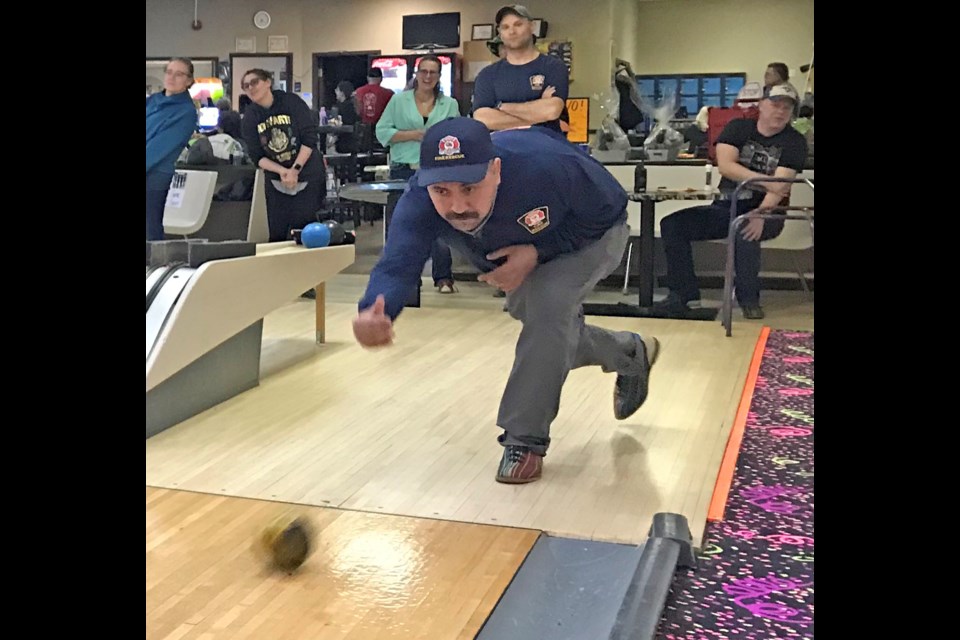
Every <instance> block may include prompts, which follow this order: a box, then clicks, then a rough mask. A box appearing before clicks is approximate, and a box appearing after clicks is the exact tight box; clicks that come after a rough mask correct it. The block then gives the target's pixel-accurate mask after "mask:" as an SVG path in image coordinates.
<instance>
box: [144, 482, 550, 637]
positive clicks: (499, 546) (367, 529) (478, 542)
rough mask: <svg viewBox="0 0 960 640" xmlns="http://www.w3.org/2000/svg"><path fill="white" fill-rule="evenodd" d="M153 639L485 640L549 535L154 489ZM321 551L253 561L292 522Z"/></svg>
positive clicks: (150, 517) (150, 530) (150, 521)
mask: <svg viewBox="0 0 960 640" xmlns="http://www.w3.org/2000/svg"><path fill="white" fill-rule="evenodd" d="M146 506H147V508H146V515H147V535H146V540H147V565H146V575H147V578H146V582H147V597H146V601H147V616H146V617H147V635H146V637H147V638H149V639H150V640H177V639H180V638H187V639H189V638H203V639H204V640H213V639H216V638H229V639H231V640H240V639H242V638H257V639H263V638H270V639H271V640H275V639H281V638H297V639H300V638H309V639H311V640H313V639H327V638H330V639H344V640H381V639H389V638H397V639H401V638H402V639H404V640H408V639H413V638H430V639H431V640H433V639H440V638H442V639H444V640H446V639H454V638H473V637H474V636H475V635H476V633H477V632H478V631H479V629H480V627H481V626H482V625H483V622H484V620H486V618H487V616H488V615H489V613H490V611H491V610H492V609H493V607H494V606H495V605H496V603H497V600H498V599H499V598H500V596H501V594H502V593H503V591H504V590H505V589H506V587H507V585H508V584H509V583H510V580H511V579H512V578H513V575H514V573H516V571H517V569H518V568H519V566H520V564H521V563H522V562H523V560H524V558H525V557H526V555H527V553H528V552H529V551H530V549H531V548H532V547H533V544H534V543H535V542H536V540H537V537H538V535H539V533H538V532H537V531H532V530H529V529H512V528H506V527H497V526H490V525H476V524H467V523H459V522H447V521H442V520H424V519H419V518H408V517H402V516H389V515H382V514H369V513H361V512H354V511H342V510H338V509H330V508H322V507H308V506H303V507H301V506H297V505H290V504H284V503H277V502H270V501H263V500H250V499H244V498H234V497H229V496H220V495H210V494H203V493H191V492H186V491H177V490H168V489H158V488H153V487H147V491H146ZM290 513H294V514H298V515H303V516H305V517H307V518H308V519H309V520H310V522H311V524H312V525H313V526H314V529H315V531H316V532H317V537H316V540H315V550H314V551H313V553H312V555H311V556H310V557H309V559H308V560H307V561H306V562H305V563H304V565H303V566H302V567H301V568H300V569H299V571H297V572H294V573H293V574H286V573H275V572H271V571H269V570H267V569H266V567H265V565H264V564H263V563H262V561H261V559H260V558H259V557H258V556H257V555H256V554H255V553H254V552H253V550H252V543H253V541H254V539H255V537H256V536H257V535H258V534H259V533H260V531H261V530H262V529H263V527H265V526H266V525H268V524H269V523H270V522H271V521H272V520H274V519H275V518H276V517H278V516H281V515H284V514H290Z"/></svg>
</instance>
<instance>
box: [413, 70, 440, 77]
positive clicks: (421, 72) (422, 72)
mask: <svg viewBox="0 0 960 640" xmlns="http://www.w3.org/2000/svg"><path fill="white" fill-rule="evenodd" d="M417 75H419V76H438V75H440V72H439V71H429V70H427V69H417Z"/></svg>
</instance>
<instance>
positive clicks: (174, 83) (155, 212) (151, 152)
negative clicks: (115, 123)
mask: <svg viewBox="0 0 960 640" xmlns="http://www.w3.org/2000/svg"><path fill="white" fill-rule="evenodd" d="M191 86H193V63H192V62H191V61H190V60H188V59H187V58H174V59H173V60H171V61H170V62H169V63H167V68H166V70H165V71H164V76H163V91H161V92H160V93H155V94H153V95H152V96H150V97H149V98H147V240H148V241H150V240H163V210H164V208H166V204H167V192H168V191H169V190H170V182H171V180H173V173H174V166H175V165H176V162H177V156H179V155H180V152H181V151H182V150H183V148H184V147H186V146H187V142H188V141H189V140H190V136H192V135H193V132H194V131H196V129H197V109H196V107H195V106H194V104H193V100H192V99H191V98H190V93H189V92H188V91H187V89H189V88H190V87H191Z"/></svg>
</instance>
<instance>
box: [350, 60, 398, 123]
mask: <svg viewBox="0 0 960 640" xmlns="http://www.w3.org/2000/svg"><path fill="white" fill-rule="evenodd" d="M381 82H383V71H381V70H380V69H378V68H376V67H371V69H370V70H369V71H368V72H367V84H365V85H364V86H362V87H360V88H359V89H357V90H356V92H355V93H354V95H355V96H356V100H357V113H358V114H359V115H360V121H361V122H365V123H367V124H370V125H374V126H375V125H376V124H377V122H378V121H379V120H380V116H381V115H383V110H384V109H386V108H387V103H388V102H390V98H392V97H393V91H391V90H390V89H386V88H384V87H381V86H380V83H381Z"/></svg>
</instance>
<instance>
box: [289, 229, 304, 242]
mask: <svg viewBox="0 0 960 640" xmlns="http://www.w3.org/2000/svg"><path fill="white" fill-rule="evenodd" d="M301 233H303V229H290V239H291V240H293V241H294V242H296V243H297V244H303V241H302V240H301V239H300V234H301Z"/></svg>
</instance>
